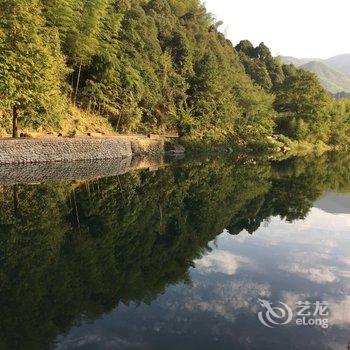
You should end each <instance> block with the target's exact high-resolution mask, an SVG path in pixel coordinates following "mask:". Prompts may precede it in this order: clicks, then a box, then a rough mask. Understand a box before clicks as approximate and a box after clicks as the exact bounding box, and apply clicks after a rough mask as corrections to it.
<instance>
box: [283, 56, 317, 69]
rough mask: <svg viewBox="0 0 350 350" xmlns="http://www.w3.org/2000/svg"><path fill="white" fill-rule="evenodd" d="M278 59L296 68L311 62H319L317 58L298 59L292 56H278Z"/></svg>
mask: <svg viewBox="0 0 350 350" xmlns="http://www.w3.org/2000/svg"><path fill="white" fill-rule="evenodd" d="M278 58H279V59H280V60H281V61H282V62H283V63H284V64H293V65H294V66H296V67H300V66H302V65H304V64H306V63H309V62H311V61H319V60H318V59H317V58H296V57H292V56H278Z"/></svg>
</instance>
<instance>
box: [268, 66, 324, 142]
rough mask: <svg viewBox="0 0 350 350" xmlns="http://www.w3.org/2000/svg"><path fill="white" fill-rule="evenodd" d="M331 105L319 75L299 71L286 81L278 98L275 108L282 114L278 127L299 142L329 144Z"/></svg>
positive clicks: (280, 89) (278, 93) (280, 88)
mask: <svg viewBox="0 0 350 350" xmlns="http://www.w3.org/2000/svg"><path fill="white" fill-rule="evenodd" d="M329 103H330V99H329V97H328V95H327V93H326V91H325V90H324V89H323V88H322V87H321V85H320V84H319V81H318V79H317V77H316V75H314V74H313V73H309V72H307V71H304V70H297V71H296V72H295V73H294V74H291V75H290V76H288V77H287V78H286V79H285V81H284V82H283V83H282V84H281V86H280V87H279V89H278V91H277V94H276V101H275V108H276V111H277V112H279V117H280V123H279V127H280V128H281V130H286V131H287V134H288V136H290V137H292V138H294V139H297V140H302V139H306V140H309V141H311V142H315V141H316V140H322V141H328V137H329V131H330V117H329V114H328V113H327V106H328V105H329Z"/></svg>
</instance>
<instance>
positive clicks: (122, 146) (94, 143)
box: [0, 136, 164, 164]
mask: <svg viewBox="0 0 350 350" xmlns="http://www.w3.org/2000/svg"><path fill="white" fill-rule="evenodd" d="M163 152H164V142H163V141H162V140H150V139H147V138H137V137H127V136H125V137H123V136H120V137H106V138H82V139H75V138H72V139H69V138H64V139H8V140H0V164H21V163H43V162H62V161H68V162H69V161H78V160H98V159H115V158H127V157H132V156H139V155H147V154H149V155H155V154H161V153H163Z"/></svg>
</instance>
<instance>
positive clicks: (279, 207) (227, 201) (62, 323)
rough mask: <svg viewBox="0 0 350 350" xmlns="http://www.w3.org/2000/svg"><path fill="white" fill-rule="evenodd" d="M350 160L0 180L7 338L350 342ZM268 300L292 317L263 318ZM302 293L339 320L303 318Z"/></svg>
mask: <svg viewBox="0 0 350 350" xmlns="http://www.w3.org/2000/svg"><path fill="white" fill-rule="evenodd" d="M349 170H350V157H348V156H346V155H332V154H331V155H327V156H323V157H318V158H309V159H291V160H288V161H282V162H267V161H259V162H257V161H253V160H249V159H240V160H239V161H237V160H233V159H204V160H203V159H202V160H182V161H173V162H171V163H170V164H168V165H166V166H163V167H160V168H159V169H158V170H156V171H152V172H151V171H131V172H129V173H127V174H124V175H121V176H111V177H107V178H101V179H96V180H79V181H78V180H77V181H65V182H47V183H42V184H30V185H29V184H18V185H13V186H3V187H1V192H0V194H1V197H0V199H1V218H0V219H1V221H0V254H1V256H0V314H1V319H0V349H61V350H63V349H336V350H338V349H344V350H345V349H347V346H348V343H349V342H350V283H349V282H350V172H349ZM259 300H265V301H268V302H270V303H271V306H272V307H275V306H281V305H282V304H279V302H283V303H285V304H286V305H287V306H288V307H289V308H290V311H291V312H292V315H293V318H292V319H291V320H290V321H289V322H288V324H285V325H273V326H274V328H268V327H266V326H264V325H263V324H262V323H261V322H260V321H259V319H258V314H259V312H263V313H262V315H263V317H265V318H264V319H265V320H266V309H265V308H264V307H263V306H262V305H261V302H260V301H259ZM298 301H302V302H305V301H308V302H310V303H317V302H318V301H322V302H323V301H325V302H327V303H328V305H329V306H328V310H327V311H329V315H328V316H327V317H325V318H326V319H327V321H328V323H329V327H328V328H323V327H321V326H314V325H312V326H310V325H304V326H300V325H299V326H298V325H296V318H297V315H298V310H299V311H300V309H298V304H297V302H298ZM274 310H275V311H276V309H274ZM311 310H312V311H313V310H314V305H312V308H311ZM310 318H313V316H312V315H311V317H308V319H310ZM274 320H275V321H278V322H277V323H283V322H284V321H286V318H284V319H283V318H281V319H274ZM269 325H271V324H269Z"/></svg>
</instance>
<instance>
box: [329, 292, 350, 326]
mask: <svg viewBox="0 0 350 350" xmlns="http://www.w3.org/2000/svg"><path fill="white" fill-rule="evenodd" d="M329 310H330V317H329V323H330V325H331V326H339V327H349V325H350V296H347V297H345V298H344V299H343V300H341V301H329Z"/></svg>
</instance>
